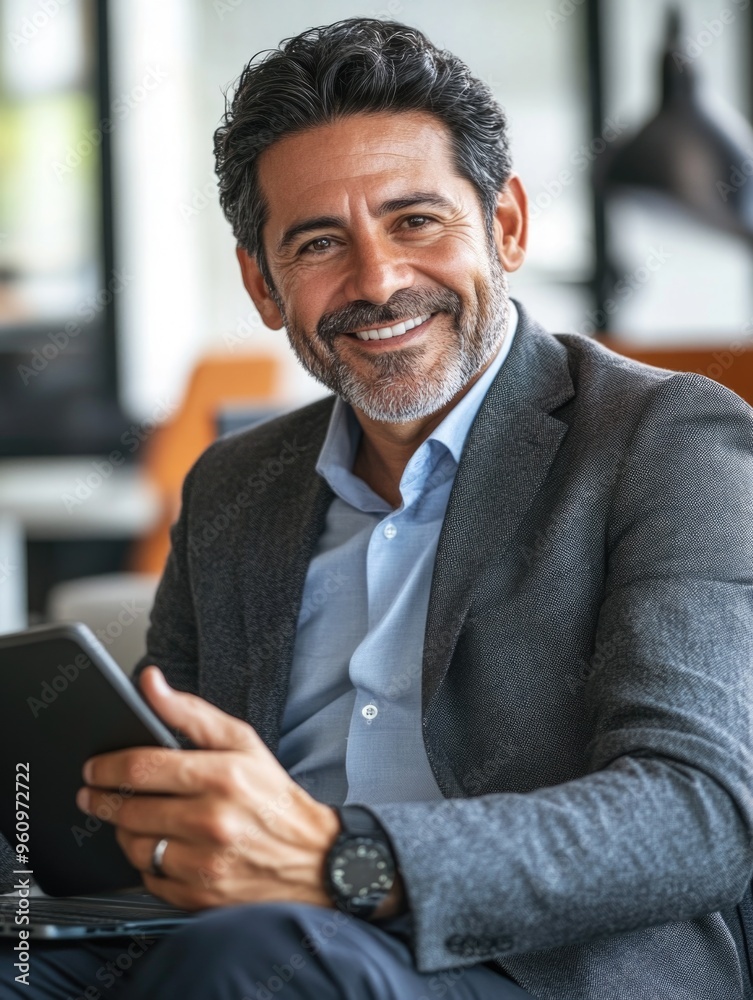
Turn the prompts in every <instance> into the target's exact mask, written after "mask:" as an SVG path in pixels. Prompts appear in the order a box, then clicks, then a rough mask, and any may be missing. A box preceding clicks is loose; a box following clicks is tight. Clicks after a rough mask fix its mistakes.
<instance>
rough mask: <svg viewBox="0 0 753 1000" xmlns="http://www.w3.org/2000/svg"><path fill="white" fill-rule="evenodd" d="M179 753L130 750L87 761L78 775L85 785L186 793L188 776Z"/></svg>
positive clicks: (157, 749)
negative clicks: (185, 786) (81, 776)
mask: <svg viewBox="0 0 753 1000" xmlns="http://www.w3.org/2000/svg"><path fill="white" fill-rule="evenodd" d="M184 757H185V755H184V754H183V752H182V751H181V750H172V749H168V748H167V747H132V748H131V749H129V750H117V751H115V752H114V753H103V754H99V755H98V756H96V757H90V758H89V760H87V761H86V763H85V764H84V766H83V769H82V772H81V773H82V775H83V778H84V781H85V782H86V784H87V785H93V786H95V787H97V788H112V789H118V790H119V792H120V793H121V794H123V795H128V794H133V792H134V791H163V792H180V791H185V790H187V789H185V788H184V785H185V784H186V783H187V782H188V780H189V777H188V772H189V770H190V768H187V767H186V765H185V760H184Z"/></svg>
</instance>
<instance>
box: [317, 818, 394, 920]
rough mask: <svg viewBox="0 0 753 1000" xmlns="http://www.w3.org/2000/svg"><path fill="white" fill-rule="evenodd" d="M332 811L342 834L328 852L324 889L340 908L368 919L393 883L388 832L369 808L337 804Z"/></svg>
mask: <svg viewBox="0 0 753 1000" xmlns="http://www.w3.org/2000/svg"><path fill="white" fill-rule="evenodd" d="M335 812H336V813H337V814H338V816H339V817H340V822H341V824H342V833H341V834H340V835H339V837H338V838H337V840H336V841H335V842H334V844H333V845H332V847H331V848H330V850H329V853H328V854H327V860H326V862H325V866H324V873H325V880H326V883H327V889H328V891H329V894H330V897H331V899H332V901H333V903H334V904H335V906H336V907H337V908H338V909H339V910H343V911H344V912H345V913H350V914H351V915H352V916H354V917H361V918H362V919H364V920H368V918H369V917H371V916H373V914H374V913H375V912H376V910H377V908H378V907H379V904H380V903H381V902H382V900H383V899H384V898H385V896H387V894H388V893H389V891H390V889H391V888H392V886H393V885H394V884H395V876H396V875H397V865H396V863H395V857H394V855H393V853H392V848H391V846H390V842H389V840H388V839H387V835H386V834H385V832H384V830H383V829H382V827H381V826H380V824H379V822H378V821H377V820H376V819H375V818H374V817H373V816H372V814H371V813H370V812H369V811H368V809H364V808H363V807H361V806H340V807H339V808H336V809H335Z"/></svg>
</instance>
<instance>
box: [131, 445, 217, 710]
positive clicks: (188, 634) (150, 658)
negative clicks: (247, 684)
mask: <svg viewBox="0 0 753 1000" xmlns="http://www.w3.org/2000/svg"><path fill="white" fill-rule="evenodd" d="M204 454H206V452H205V453H204ZM202 457H203V456H202ZM201 462H202V458H199V459H198V460H197V462H196V463H195V464H194V466H193V468H192V469H191V470H190V471H189V473H188V475H187V476H186V478H185V480H184V481H183V489H182V495H181V508H180V514H179V515H178V520H177V521H176V522H175V524H173V526H172V527H171V529H170V552H169V555H168V557H167V562H166V563H165V569H164V571H163V574H162V578H161V580H160V583H159V587H158V588H157V593H156V596H155V599H154V606H153V607H152V611H151V614H150V617H149V629H148V631H147V635H146V646H147V651H146V653H145V654H144V656H142V657H141V659H140V660H139V661H138V663H137V664H136V666H135V667H134V670H133V680H134V682H137V681H138V677H139V674H140V673H141V671H142V670H143V669H144V667H146V666H148V665H149V664H152V663H154V664H156V665H157V666H158V667H159V668H160V670H162V672H163V673H164V675H165V677H166V679H167V681H168V683H169V684H170V685H171V687H174V688H177V689H178V690H180V691H189V692H191V693H192V694H198V692H199V677H198V670H199V665H198V661H199V650H198V639H197V627H196V615H195V606H194V597H193V592H192V588H191V579H190V575H189V567H188V552H189V547H190V535H189V520H190V513H191V496H192V492H193V487H194V484H195V481H196V477H197V471H198V469H199V466H200V465H201Z"/></svg>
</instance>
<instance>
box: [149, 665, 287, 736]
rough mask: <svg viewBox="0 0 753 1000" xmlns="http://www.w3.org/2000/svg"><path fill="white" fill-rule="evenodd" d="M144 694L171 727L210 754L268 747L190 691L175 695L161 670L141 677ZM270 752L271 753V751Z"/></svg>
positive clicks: (238, 721)
mask: <svg viewBox="0 0 753 1000" xmlns="http://www.w3.org/2000/svg"><path fill="white" fill-rule="evenodd" d="M140 684H141V690H142V691H143V693H144V695H145V697H146V699H147V700H148V702H149V704H150V705H151V706H152V708H153V709H154V710H155V712H157V714H158V715H159V716H160V718H161V719H162V720H163V721H164V722H165V723H166V724H167V725H168V726H173V727H174V728H176V729H180V730H181V732H183V733H185V734H186V736H188V737H190V739H192V740H193V742H194V743H195V744H196V746H198V747H204V748H205V749H207V750H258V749H260V748H261V747H264V749H266V747H265V746H264V743H263V742H262V740H261V739H260V738H259V737H258V736H257V734H256V733H255V732H254V730H253V729H252V728H251V726H249V725H248V723H247V722H243V721H242V720H241V719H236V718H235V716H233V715H228V714H227V712H223V711H222V710H221V709H219V708H217V707H216V706H215V705H212V704H210V703H209V702H208V701H205V700H204V699H203V698H199V697H198V696H197V695H194V694H188V692H186V691H175V690H174V689H173V688H171V687H170V685H169V684H168V683H167V681H166V680H165V677H164V675H163V673H162V671H161V670H160V669H159V667H155V666H150V667H147V668H146V669H145V670H144V672H143V673H142V674H141V678H140ZM267 752H268V751H267Z"/></svg>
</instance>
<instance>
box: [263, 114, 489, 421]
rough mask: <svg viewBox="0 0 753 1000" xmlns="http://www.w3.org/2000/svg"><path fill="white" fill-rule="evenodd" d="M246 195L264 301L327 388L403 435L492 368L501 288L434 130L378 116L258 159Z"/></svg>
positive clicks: (283, 143) (473, 200) (423, 117)
mask: <svg viewBox="0 0 753 1000" xmlns="http://www.w3.org/2000/svg"><path fill="white" fill-rule="evenodd" d="M259 182H260V185H261V189H262V192H263V194H264V197H265V199H266V201H267V204H268V206H269V216H268V220H267V223H266V224H265V227H264V234H263V239H264V248H265V254H266V259H267V265H268V268H269V271H270V274H271V276H272V279H273V281H274V288H272V289H270V290H269V292H270V298H271V299H272V300H273V301H274V303H275V304H276V306H277V308H278V309H279V312H280V315H281V317H282V321H283V322H284V324H285V326H286V329H287V332H288V336H289V338H290V342H291V345H292V347H293V349H294V351H295V352H296V354H297V356H298V358H299V360H300V361H301V363H302V364H303V366H304V367H305V368H306V369H308V371H310V372H311V374H312V375H314V377H315V378H317V379H318V380H319V381H320V382H322V383H323V384H324V385H325V386H327V388H329V389H330V390H332V391H333V392H335V393H337V394H338V395H339V396H341V397H343V398H344V399H345V400H346V401H348V402H349V403H351V404H352V405H353V406H355V407H357V408H359V409H360V410H362V411H363V412H364V413H365V414H366V415H367V416H368V417H370V418H371V419H372V420H378V421H387V422H400V423H402V422H407V421H411V420H417V419H420V418H422V417H425V416H428V415H429V414H432V413H435V412H436V411H437V410H439V409H441V408H442V407H443V406H444V405H445V404H447V403H448V402H449V401H450V400H451V399H452V398H453V397H454V396H455V395H456V394H457V393H458V392H460V390H462V389H463V387H464V386H465V385H466V384H467V383H468V382H469V381H470V379H472V378H473V377H474V376H475V375H477V374H478V372H479V371H480V370H481V369H482V368H483V367H484V366H485V365H486V364H487V363H488V362H489V361H490V360H491V358H492V357H493V356H494V354H495V353H496V351H497V349H498V347H499V345H500V343H501V340H502V338H503V336H504V333H505V331H506V327H507V316H508V309H509V299H508V292H507V279H506V275H505V272H504V270H503V267H502V265H501V263H500V260H499V257H498V254H497V247H496V245H495V244H494V242H493V241H491V240H490V238H489V236H488V235H487V231H486V228H485V226H484V217H483V211H482V208H481V204H480V202H479V198H478V195H477V193H476V190H475V188H474V187H473V185H472V184H471V183H470V182H469V181H467V180H466V179H465V178H463V177H460V176H459V175H458V174H457V171H456V169H455V167H454V164H453V162H452V156H451V147H450V141H449V133H448V131H447V129H446V127H445V126H444V125H443V124H442V123H441V122H439V121H438V120H437V119H435V118H434V117H432V116H430V115H428V114H425V113H422V112H405V113H400V114H395V113H380V114H360V115H354V116H351V117H349V118H346V119H343V120H340V121H338V122H336V123H333V124H330V125H324V126H320V127H317V128H313V129H310V130H308V131H306V132H302V133H300V134H298V135H294V136H289V137H286V138H284V139H281V140H279V141H278V142H276V143H275V144H274V145H273V146H271V147H270V148H269V149H267V150H266V151H265V152H264V153H263V154H262V156H261V158H260V161H259ZM409 327H412V328H410V329H408V328H409ZM357 331H361V332H363V331H371V333H370V337H369V339H362V338H360V337H359V336H358V335H357ZM374 331H379V336H378V337H377V336H376V334H375V332H374ZM387 332H389V333H391V334H392V335H391V336H389V337H385V336H384V334H385V333H387Z"/></svg>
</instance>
